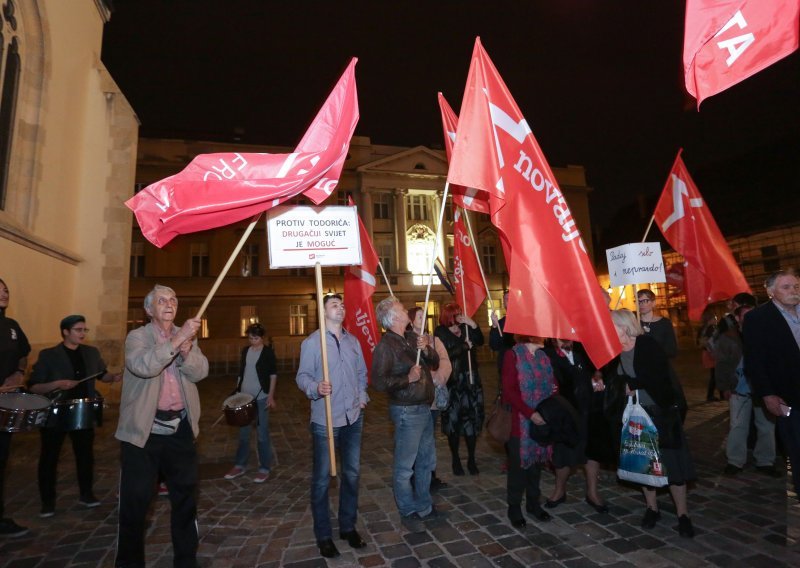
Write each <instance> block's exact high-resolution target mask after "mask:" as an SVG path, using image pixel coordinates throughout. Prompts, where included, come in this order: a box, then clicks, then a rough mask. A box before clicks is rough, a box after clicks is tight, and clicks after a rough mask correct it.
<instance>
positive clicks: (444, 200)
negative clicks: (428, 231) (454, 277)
mask: <svg viewBox="0 0 800 568" xmlns="http://www.w3.org/2000/svg"><path fill="white" fill-rule="evenodd" d="M449 190H450V182H449V181H446V182H445V183H444V195H443V196H442V206H441V207H440V208H439V222H438V224H437V225H436V234H435V236H434V237H433V254H432V255H431V268H430V270H429V271H428V288H427V289H426V290H425V305H424V307H423V310H424V312H425V317H424V318H422V325H420V327H419V334H420V335H422V330H423V329H424V328H423V326H424V325H425V319H426V318H427V317H428V301H429V300H430V298H431V284H432V283H433V266H434V262H436V247H437V246H438V245H439V230H440V229H441V228H442V219H444V208H445V206H446V204H447V192H448V191H449ZM421 355H422V349H417V363H416V364H417V365H419V358H420V356H421Z"/></svg>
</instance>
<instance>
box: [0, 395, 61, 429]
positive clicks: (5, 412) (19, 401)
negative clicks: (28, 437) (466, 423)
mask: <svg viewBox="0 0 800 568" xmlns="http://www.w3.org/2000/svg"><path fill="white" fill-rule="evenodd" d="M49 411H50V399H49V398H47V397H46V396H41V395H38V394H31V393H24V392H7V393H2V394H0V432H27V431H29V430H33V429H34V428H39V427H40V426H44V424H45V422H46V421H47V414H48V412H49Z"/></svg>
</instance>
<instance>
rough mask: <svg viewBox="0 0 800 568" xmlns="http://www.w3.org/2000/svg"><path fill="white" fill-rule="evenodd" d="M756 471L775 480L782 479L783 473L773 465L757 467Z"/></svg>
mask: <svg viewBox="0 0 800 568" xmlns="http://www.w3.org/2000/svg"><path fill="white" fill-rule="evenodd" d="M756 471H757V472H758V473H761V474H764V475H768V476H770V477H774V478H775V479H778V478H781V477H783V473H781V471H780V470H779V469H778V468H776V467H775V466H774V465H757V466H756Z"/></svg>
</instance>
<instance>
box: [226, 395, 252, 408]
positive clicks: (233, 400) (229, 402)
mask: <svg viewBox="0 0 800 568" xmlns="http://www.w3.org/2000/svg"><path fill="white" fill-rule="evenodd" d="M251 402H253V395H251V394H247V393H246V392H237V393H236V394H233V395H231V396H229V397H228V398H226V399H225V402H223V403H222V406H223V408H239V407H242V406H244V405H245V404H249V403H251Z"/></svg>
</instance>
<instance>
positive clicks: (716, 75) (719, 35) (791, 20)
mask: <svg viewBox="0 0 800 568" xmlns="http://www.w3.org/2000/svg"><path fill="white" fill-rule="evenodd" d="M798 14H800V0H686V31H685V35H684V40H683V70H684V74H685V76H686V90H687V91H689V93H691V95H692V96H694V98H696V99H697V106H698V107H699V106H700V103H701V102H702V101H703V99H706V98H708V97H710V96H712V95H715V94H717V93H719V92H721V91H724V90H725V89H727V88H728V87H731V86H733V85H735V84H736V83H738V82H739V81H743V80H745V79H747V78H748V77H750V76H751V75H754V74H756V73H758V72H759V71H761V70H762V69H764V68H766V67H769V66H770V65H772V64H773V63H775V62H776V61H778V60H779V59H781V58H783V57H786V56H787V55H789V54H790V53H791V52H793V51H794V50H795V49H797V45H798Z"/></svg>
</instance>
